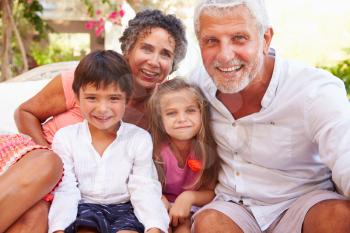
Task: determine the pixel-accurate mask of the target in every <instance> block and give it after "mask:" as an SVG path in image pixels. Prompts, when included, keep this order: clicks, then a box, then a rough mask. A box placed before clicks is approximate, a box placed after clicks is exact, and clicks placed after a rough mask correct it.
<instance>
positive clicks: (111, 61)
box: [72, 50, 133, 99]
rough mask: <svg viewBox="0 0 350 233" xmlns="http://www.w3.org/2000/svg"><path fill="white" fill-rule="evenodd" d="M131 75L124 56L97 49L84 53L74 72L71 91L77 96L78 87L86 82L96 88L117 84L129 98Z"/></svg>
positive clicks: (81, 86)
mask: <svg viewBox="0 0 350 233" xmlns="http://www.w3.org/2000/svg"><path fill="white" fill-rule="evenodd" d="M132 82H133V81H132V76H131V71H130V68H129V65H128V63H127V62H126V61H125V59H124V57H123V56H122V55H120V54H119V53H117V52H115V51H113V50H97V51H94V52H91V53H89V54H88V55H86V56H85V57H84V58H83V59H82V60H81V61H80V62H79V64H78V66H77V68H76V69H75V72H74V81H73V85H72V88H73V91H74V93H75V94H76V95H77V96H79V91H80V88H83V87H85V86H86V85H88V84H92V85H95V86H96V88H97V89H98V88H100V87H106V86H107V85H110V84H115V85H118V87H119V88H120V90H121V91H123V92H125V95H126V98H127V99H129V97H130V96H131V93H132V89H133V84H132Z"/></svg>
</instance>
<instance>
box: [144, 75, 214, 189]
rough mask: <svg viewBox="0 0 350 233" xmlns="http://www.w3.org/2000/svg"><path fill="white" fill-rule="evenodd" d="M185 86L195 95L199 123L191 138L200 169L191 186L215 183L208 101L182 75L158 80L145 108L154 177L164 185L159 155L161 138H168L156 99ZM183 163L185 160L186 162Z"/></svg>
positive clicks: (197, 186)
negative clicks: (158, 82)
mask: <svg viewBox="0 0 350 233" xmlns="http://www.w3.org/2000/svg"><path fill="white" fill-rule="evenodd" d="M183 89H186V90H188V91H190V92H191V93H192V94H193V96H195V99H196V102H197V103H198V106H199V108H200V111H201V119H202V123H201V127H200V130H199V132H198V134H197V136H196V137H195V138H194V143H193V144H192V145H193V149H194V152H195V156H196V159H198V160H200V161H201V170H200V175H199V178H198V179H197V180H196V182H195V183H194V184H193V185H192V187H193V188H195V189H198V188H200V187H212V186H214V185H215V183H216V180H217V177H218V172H219V168H220V163H219V157H218V154H217V149H216V147H217V146H216V142H215V141H214V138H213V135H212V132H211V129H210V126H209V121H210V111H209V104H208V102H207V101H206V100H205V98H204V97H203V94H202V92H201V91H200V89H199V88H198V87H196V86H193V85H190V84H188V83H186V82H185V81H184V80H183V79H182V78H179V77H177V78H174V79H172V80H169V81H166V82H164V83H162V84H161V85H160V86H159V87H158V88H157V90H156V91H155V92H154V93H153V95H152V96H151V98H150V100H149V102H148V110H149V115H150V119H149V120H150V131H151V135H152V139H153V160H154V162H155V165H156V167H157V172H158V178H159V180H160V182H161V184H162V186H163V187H164V185H165V168H164V162H163V159H162V156H161V148H162V145H163V144H164V143H165V142H168V141H169V136H168V134H167V133H166V131H165V129H164V126H163V121H162V117H161V109H160V100H161V98H162V96H163V95H165V94H168V93H171V92H178V91H180V90H183ZM186 166H187V164H186Z"/></svg>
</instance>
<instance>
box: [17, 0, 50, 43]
mask: <svg viewBox="0 0 350 233" xmlns="http://www.w3.org/2000/svg"><path fill="white" fill-rule="evenodd" d="M14 7H15V8H14V12H15V14H16V18H19V19H20V18H22V17H23V18H24V19H25V20H26V21H27V22H28V23H29V24H31V25H33V27H34V29H35V31H37V32H38V33H39V36H40V38H44V37H45V30H46V29H47V24H46V23H45V22H44V21H43V20H42V19H41V18H40V16H39V14H40V13H42V12H43V7H42V5H41V4H40V2H39V0H32V1H28V0H17V1H15V4H14Z"/></svg>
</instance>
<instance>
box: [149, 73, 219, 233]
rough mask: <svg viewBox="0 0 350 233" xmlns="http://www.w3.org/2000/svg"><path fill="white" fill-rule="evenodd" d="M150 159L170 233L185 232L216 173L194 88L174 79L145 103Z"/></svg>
mask: <svg viewBox="0 0 350 233" xmlns="http://www.w3.org/2000/svg"><path fill="white" fill-rule="evenodd" d="M149 112H150V115H151V117H150V127H151V134H152V139H153V146H154V152H153V160H154V162H155V164H156V167H157V170H158V176H159V179H160V181H161V183H162V186H163V201H164V203H165V205H166V207H167V209H168V212H169V216H170V220H171V226H172V227H171V228H172V230H173V232H176V233H179V232H190V225H191V224H190V216H191V209H193V208H192V207H194V206H202V205H204V204H207V203H208V202H210V201H211V200H212V199H213V197H214V192H213V189H214V186H215V184H216V179H217V175H218V170H219V157H218V156H217V151H216V143H215V141H214V139H213V136H212V133H211V130H210V127H209V105H208V104H207V102H206V101H205V99H204V98H203V96H202V94H201V92H200V91H199V89H198V88H197V87H194V86H191V85H189V84H187V83H186V82H185V81H184V80H182V79H180V78H175V79H172V80H170V81H167V82H165V83H163V84H161V85H160V86H159V87H158V89H157V91H156V92H155V93H154V94H153V95H152V97H151V99H150V101H149Z"/></svg>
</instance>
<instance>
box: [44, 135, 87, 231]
mask: <svg viewBox="0 0 350 233" xmlns="http://www.w3.org/2000/svg"><path fill="white" fill-rule="evenodd" d="M65 132H66V131H64V129H63V130H59V131H58V132H57V133H56V135H55V137H54V140H53V143H52V149H53V150H54V151H55V152H56V153H57V154H58V155H59V156H60V158H61V159H62V162H63V168H64V175H63V178H62V181H61V183H60V184H59V186H58V188H57V190H56V191H55V193H54V195H55V196H54V199H53V202H52V205H51V208H50V212H49V232H56V231H57V232H59V231H63V230H64V229H65V228H66V227H68V226H69V224H71V223H72V222H73V221H74V220H75V219H76V216H77V211H78V202H79V200H80V199H81V195H80V191H79V189H78V188H77V179H76V176H75V173H74V164H73V157H72V153H71V151H69V149H68V148H69V145H68V143H67V142H68V141H69V136H70V135H68V134H67V133H65ZM68 133H69V132H68Z"/></svg>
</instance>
